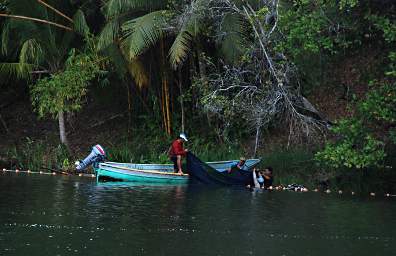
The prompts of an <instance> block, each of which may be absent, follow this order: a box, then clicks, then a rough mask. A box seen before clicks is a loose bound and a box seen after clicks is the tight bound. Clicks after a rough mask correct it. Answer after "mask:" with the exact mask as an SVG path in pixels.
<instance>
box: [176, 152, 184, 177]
mask: <svg viewBox="0 0 396 256" xmlns="http://www.w3.org/2000/svg"><path fill="white" fill-rule="evenodd" d="M177 167H178V168H179V171H178V173H179V174H183V171H182V156H180V155H178V156H177Z"/></svg>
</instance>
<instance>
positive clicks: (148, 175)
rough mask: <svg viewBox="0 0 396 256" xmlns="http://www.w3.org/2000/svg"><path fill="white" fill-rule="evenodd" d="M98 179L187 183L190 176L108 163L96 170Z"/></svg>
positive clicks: (100, 165) (102, 164)
mask: <svg viewBox="0 0 396 256" xmlns="http://www.w3.org/2000/svg"><path fill="white" fill-rule="evenodd" d="M95 171H96V178H97V180H100V179H110V180H116V181H132V182H144V183H146V182H148V183H172V184H173V183H175V184H180V183H187V182H188V174H183V175H180V174H177V173H174V172H173V169H171V171H168V170H166V169H165V170H158V169H152V170H149V169H145V170H144V169H137V168H128V167H125V166H121V165H113V164H108V163H101V164H99V168H97V169H96V170H95Z"/></svg>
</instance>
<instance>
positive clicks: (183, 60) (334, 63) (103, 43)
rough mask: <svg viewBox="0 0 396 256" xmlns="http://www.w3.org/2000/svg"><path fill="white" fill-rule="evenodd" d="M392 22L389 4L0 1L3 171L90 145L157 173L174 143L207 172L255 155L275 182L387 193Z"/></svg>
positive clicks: (61, 161) (391, 159) (45, 164)
mask: <svg viewBox="0 0 396 256" xmlns="http://www.w3.org/2000/svg"><path fill="white" fill-rule="evenodd" d="M27 6H29V8H26V7H27ZM395 16H396V4H395V3H394V2H393V1H391V0H375V1H359V0H352V1H347V0H340V1H336V0H332V1H321V0H319V1H308V0H300V1H297V0H281V1H277V0H271V1H269V0H268V1H259V0H251V1H242V0H241V1H238V0H234V1H232V0H195V1H182V0H180V1H178V0H171V1H158V0H152V1H151V0H145V1H143V0H129V1H128V0H105V1H101V2H100V1H94V0H80V1H79V0H68V1H56V0H51V1H50V0H48V1H40V0H38V1H27V0H1V1H0V26H1V46H0V48H1V55H0V62H1V64H0V78H1V79H0V86H1V94H0V146H1V148H0V157H1V162H2V163H3V165H4V166H7V167H14V168H15V167H19V168H29V169H40V168H55V169H58V168H61V169H65V170H70V169H72V168H73V163H74V161H75V160H76V159H78V158H81V157H84V156H85V155H86V154H87V152H88V151H89V149H90V147H91V146H92V145H94V144H97V143H100V144H101V145H103V146H104V147H105V148H106V149H107V150H108V152H109V157H110V159H111V160H114V161H120V162H141V163H147V162H160V163H166V162H167V161H168V159H167V156H166V151H167V149H168V145H169V143H170V142H171V141H172V139H174V138H175V137H176V136H177V135H178V133H179V132H180V131H184V132H186V133H187V134H188V136H189V138H191V140H190V141H189V142H188V144H187V145H186V147H187V148H189V149H190V150H191V151H193V152H194V153H196V154H197V155H198V156H199V157H201V158H202V159H203V160H226V159H230V158H238V157H239V156H241V155H245V156H247V157H260V158H262V159H263V165H272V166H274V167H275V170H276V172H277V173H276V174H277V176H278V181H279V182H281V183H291V182H301V183H307V182H308V183H310V184H312V185H314V184H325V185H326V186H327V185H328V184H329V183H331V184H333V185H336V186H340V187H344V186H349V187H351V186H357V187H359V188H361V187H362V186H367V185H370V186H374V187H381V189H383V190H386V191H392V190H394V189H395V188H394V184H395V181H396V180H395V177H396V176H395V174H394V170H393V168H394V166H395V161H396V160H395V141H396V128H395V122H396V88H395V75H396V66H395V62H396V20H395ZM368 183H370V184H368Z"/></svg>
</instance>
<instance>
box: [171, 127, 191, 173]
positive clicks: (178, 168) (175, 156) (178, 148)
mask: <svg viewBox="0 0 396 256" xmlns="http://www.w3.org/2000/svg"><path fill="white" fill-rule="evenodd" d="M184 141H188V140H187V136H186V134H184V133H180V135H179V137H178V138H177V139H176V140H174V141H173V142H172V145H171V146H170V148H169V150H168V155H169V157H170V160H171V161H172V162H173V169H174V171H175V172H177V173H178V174H183V171H182V157H183V156H185V155H186V153H187V151H188V150H187V149H184V148H183V142H184Z"/></svg>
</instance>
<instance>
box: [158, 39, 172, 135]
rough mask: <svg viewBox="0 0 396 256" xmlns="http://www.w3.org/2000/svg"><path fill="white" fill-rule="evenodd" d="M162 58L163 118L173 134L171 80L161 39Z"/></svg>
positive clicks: (168, 129)
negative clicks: (169, 79)
mask: <svg viewBox="0 0 396 256" xmlns="http://www.w3.org/2000/svg"><path fill="white" fill-rule="evenodd" d="M160 44H161V60H162V63H161V64H162V95H163V96H162V105H163V106H162V109H163V113H162V114H163V117H164V118H163V120H164V128H165V131H166V133H167V134H168V135H171V134H172V126H171V110H170V96H169V81H168V72H167V67H166V55H165V48H164V42H163V40H161V43H160Z"/></svg>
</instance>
